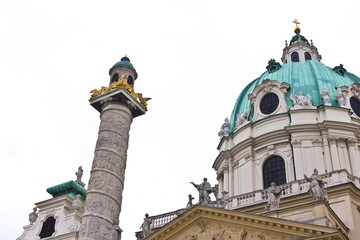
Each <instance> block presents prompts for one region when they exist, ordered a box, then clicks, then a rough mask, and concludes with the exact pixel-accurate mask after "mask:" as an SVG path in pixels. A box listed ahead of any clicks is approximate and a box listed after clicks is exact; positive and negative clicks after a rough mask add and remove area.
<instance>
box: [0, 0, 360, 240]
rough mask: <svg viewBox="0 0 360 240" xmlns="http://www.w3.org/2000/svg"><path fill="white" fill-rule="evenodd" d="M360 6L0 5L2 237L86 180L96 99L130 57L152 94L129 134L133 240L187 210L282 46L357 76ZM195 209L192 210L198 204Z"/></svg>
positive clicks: (127, 197) (125, 220) (128, 221)
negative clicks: (53, 190) (306, 51)
mask: <svg viewBox="0 0 360 240" xmlns="http://www.w3.org/2000/svg"><path fill="white" fill-rule="evenodd" d="M359 12H360V1H358V0H353V1H343V2H339V1H307V0H303V1H237V0H234V1H213V0H193V1H191V0H182V1H181V0H167V1H166V0H163V1H160V0H153V1H148V0H134V1H119V0H118V1H110V0H109V1H101V3H100V1H89V0H87V1H84V0H77V1H73V0H72V1H68V0H66V1H64V0H62V1H48V0H47V1H39V0H35V1H34V0H33V1H24V0H23V1H21V0H19V1H16V0H15V1H1V2H0V79H1V89H2V91H1V94H0V103H1V108H2V111H1V120H0V121H1V122H0V123H1V124H0V161H1V170H2V173H1V175H0V181H1V186H2V187H1V190H2V193H1V202H0V213H1V218H0V239H4V240H7V239H15V238H17V237H19V236H20V235H21V234H22V231H23V229H22V227H23V226H25V225H27V224H28V214H29V213H30V212H31V211H32V208H33V207H34V203H36V202H39V201H43V200H46V199H49V198H51V196H50V195H49V194H48V193H47V192H46V188H48V187H51V186H54V185H57V184H60V183H63V182H66V181H69V180H75V179H76V176H75V171H76V170H77V168H78V166H80V165H81V166H83V169H84V176H83V181H84V182H85V183H87V182H88V179H89V176H90V168H91V163H92V159H93V151H94V147H95V142H96V139H97V131H98V127H99V113H98V112H97V111H96V110H95V109H93V108H92V107H91V106H90V105H89V102H88V99H89V97H90V94H89V91H90V90H92V89H94V88H100V87H101V86H104V85H107V84H108V81H109V76H108V70H109V69H110V68H111V66H112V65H113V64H114V63H115V62H117V61H118V60H120V58H121V57H123V56H124V55H125V54H127V55H128V57H129V58H130V59H131V62H132V63H133V64H134V66H135V68H136V70H137V72H138V74H139V77H138V79H137V81H136V85H135V90H136V92H140V93H143V95H144V96H149V97H152V100H151V101H149V105H148V112H147V113H146V114H145V115H143V116H141V117H138V118H135V119H134V121H133V124H132V126H131V131H130V144H129V150H128V160H127V169H126V179H125V189H124V191H123V204H122V211H121V214H120V227H121V228H122V229H123V231H124V232H123V235H122V239H126V240H127V239H135V234H134V232H135V231H139V227H140V225H141V223H142V221H143V218H144V214H145V213H149V214H150V215H157V214H161V213H165V212H169V211H173V210H176V209H179V208H183V207H185V206H186V203H187V195H188V194H192V195H194V196H195V197H196V199H195V200H196V201H197V197H198V195H197V191H196V189H195V188H194V187H193V186H192V185H191V184H190V183H189V182H190V181H194V182H196V183H200V182H201V181H202V179H203V177H207V178H208V179H209V182H210V183H211V184H212V185H215V184H216V183H217V182H216V173H215V171H214V170H213V169H212V164H213V161H214V160H215V158H216V156H217V153H218V152H217V150H216V148H217V145H218V143H219V138H218V136H217V133H218V131H219V130H220V126H221V124H222V123H223V121H224V118H225V117H229V116H230V114H231V111H232V108H233V106H234V103H235V100H236V98H237V97H238V95H239V93H240V91H241V90H242V89H243V87H244V86H245V85H246V84H247V83H249V82H250V81H251V80H253V79H255V78H257V77H258V76H260V75H261V74H262V73H263V72H264V71H265V70H266V69H265V67H266V65H267V62H268V60H269V59H270V58H275V59H276V60H277V61H279V62H280V58H281V54H282V49H283V48H284V46H285V44H284V42H285V40H288V41H289V40H290V39H291V37H292V36H293V35H294V33H293V29H294V24H293V23H292V22H291V21H292V20H294V19H295V18H297V19H298V20H299V21H300V22H301V25H300V26H301V28H302V34H303V35H304V36H305V37H306V38H307V39H308V40H310V39H313V41H314V45H315V46H316V47H317V48H318V50H319V52H320V54H321V55H322V57H323V60H322V62H323V63H324V64H326V65H327V66H330V67H334V66H336V65H338V64H340V63H342V64H344V67H345V68H346V69H347V70H348V71H350V72H352V73H355V74H357V75H358V76H359V75H360V67H359V56H360V47H359V39H360V14H359ZM196 201H195V202H196Z"/></svg>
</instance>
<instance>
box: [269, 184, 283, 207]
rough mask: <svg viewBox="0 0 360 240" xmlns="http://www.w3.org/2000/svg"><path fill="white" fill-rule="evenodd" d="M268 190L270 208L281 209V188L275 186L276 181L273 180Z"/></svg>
mask: <svg viewBox="0 0 360 240" xmlns="http://www.w3.org/2000/svg"><path fill="white" fill-rule="evenodd" d="M267 192H268V206H269V210H270V211H274V210H277V209H279V203H280V196H281V189H279V188H278V187H276V186H275V182H272V183H271V186H270V187H269V188H268V190H267Z"/></svg>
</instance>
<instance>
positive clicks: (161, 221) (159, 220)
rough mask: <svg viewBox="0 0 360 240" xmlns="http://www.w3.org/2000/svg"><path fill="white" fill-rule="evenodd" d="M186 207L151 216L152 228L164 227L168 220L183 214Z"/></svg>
mask: <svg viewBox="0 0 360 240" xmlns="http://www.w3.org/2000/svg"><path fill="white" fill-rule="evenodd" d="M185 210H186V209H185V208H183V209H179V210H176V211H173V212H168V213H163V214H160V215H156V216H151V218H152V223H151V225H150V228H151V229H154V228H158V227H162V226H164V225H165V224H167V223H168V222H171V221H172V220H173V219H174V218H176V217H178V216H179V215H180V214H182V213H183V212H185Z"/></svg>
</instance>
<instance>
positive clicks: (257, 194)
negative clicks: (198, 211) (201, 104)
mask: <svg viewBox="0 0 360 240" xmlns="http://www.w3.org/2000/svg"><path fill="white" fill-rule="evenodd" d="M320 177H321V178H322V180H323V181H324V182H325V188H327V187H330V186H335V185H339V184H343V183H347V182H352V183H353V184H354V185H355V186H356V187H357V188H359V189H360V178H358V177H355V176H352V175H351V174H349V173H348V171H346V170H340V171H334V172H331V173H325V174H322V175H320ZM309 186H310V183H309V182H308V181H306V180H305V179H302V180H298V181H293V182H290V183H286V184H282V185H278V186H277V187H278V188H279V189H280V190H281V197H282V198H283V197H289V196H293V195H297V194H301V193H305V192H307V191H308V190H309ZM267 199H268V194H267V189H263V190H257V191H253V192H250V193H246V194H240V195H236V196H233V197H230V198H229V204H228V205H227V207H228V208H229V209H235V208H240V207H245V206H249V205H253V204H257V203H262V202H267ZM185 211H186V209H185V208H183V209H178V210H176V211H173V212H168V213H163V214H160V215H156V216H151V218H152V223H151V226H150V228H151V229H155V228H159V227H162V226H164V225H165V224H167V223H169V222H171V221H172V220H173V219H175V218H177V217H178V216H179V215H181V214H182V213H184V212H185Z"/></svg>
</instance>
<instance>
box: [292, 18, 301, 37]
mask: <svg viewBox="0 0 360 240" xmlns="http://www.w3.org/2000/svg"><path fill="white" fill-rule="evenodd" d="M292 22H293V23H295V29H294V32H295V33H296V34H299V33H300V27H299V26H298V24H300V22H299V21H298V20H297V19H296V18H295V20H294V21H292Z"/></svg>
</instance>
